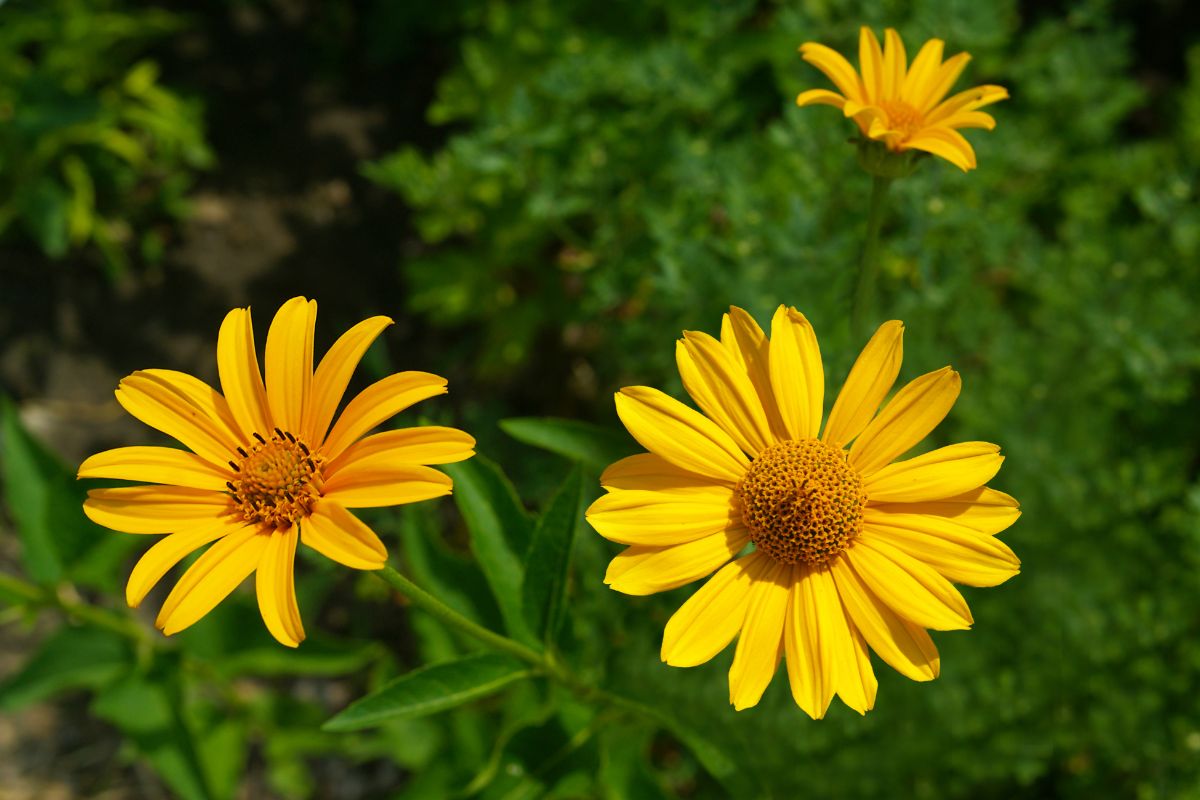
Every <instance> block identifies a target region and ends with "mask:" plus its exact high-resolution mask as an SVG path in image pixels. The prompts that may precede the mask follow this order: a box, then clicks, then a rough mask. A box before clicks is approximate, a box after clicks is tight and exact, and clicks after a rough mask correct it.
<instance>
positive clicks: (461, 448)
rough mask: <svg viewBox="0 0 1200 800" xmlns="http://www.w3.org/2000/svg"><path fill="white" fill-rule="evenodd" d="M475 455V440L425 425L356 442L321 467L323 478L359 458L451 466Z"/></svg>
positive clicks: (445, 429)
mask: <svg viewBox="0 0 1200 800" xmlns="http://www.w3.org/2000/svg"><path fill="white" fill-rule="evenodd" d="M473 455H475V437H474V436H471V435H470V434H469V433H464V432H463V431H460V430H457V429H456V428H443V427H440V426H438V425H425V426H421V427H418V428H401V429H399V430H394V431H384V432H383V433H376V434H374V435H372V436H368V437H366V438H365V439H360V440H358V441H357V442H355V443H354V444H352V445H350V446H349V447H347V448H346V449H345V450H343V451H342V454H341V455H340V456H338V457H337V458H335V459H334V460H333V461H331V462H330V463H328V464H326V465H325V475H326V476H328V477H333V476H334V475H336V474H337V472H338V470H340V469H342V468H343V467H348V466H350V465H351V464H353V463H354V462H355V461H357V460H358V459H360V458H375V457H381V458H387V460H389V461H391V462H394V463H396V464H453V463H455V462H458V461H464V460H466V459H468V458H470V457H471V456H473Z"/></svg>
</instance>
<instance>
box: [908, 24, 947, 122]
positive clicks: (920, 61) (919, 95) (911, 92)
mask: <svg viewBox="0 0 1200 800" xmlns="http://www.w3.org/2000/svg"><path fill="white" fill-rule="evenodd" d="M944 46H945V43H944V42H943V41H942V40H941V39H930V40H929V41H927V42H926V43H925V44H924V45H922V46H921V50H920V52H918V53H917V57H916V58H914V59H913V63H912V68H911V69H910V70H909V71H908V74H907V75H905V76H904V84H903V85H902V86H901V87H900V98H901V99H902V100H906V101H908V103H909V104H910V105H912V106H913V107H914V108H920V107H921V102H922V101H923V100H924V99H925V97H926V95H928V94H929V90H930V89H931V88H932V87H933V82H934V80H935V79H936V78H937V71H938V67H940V66H941V64H942V49H943V47H944Z"/></svg>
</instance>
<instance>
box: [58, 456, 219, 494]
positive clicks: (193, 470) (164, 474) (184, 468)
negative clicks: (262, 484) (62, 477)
mask: <svg viewBox="0 0 1200 800" xmlns="http://www.w3.org/2000/svg"><path fill="white" fill-rule="evenodd" d="M232 475H233V472H232V471H231V470H230V469H229V468H228V467H226V468H225V469H223V470H222V469H220V468H218V467H216V466H214V465H213V464H212V463H211V462H209V461H206V460H205V459H203V458H200V456H197V455H195V454H194V453H189V452H186V451H184V450H176V449H174V448H171V447H117V448H115V449H113V450H105V451H104V452H102V453H96V455H94V456H91V457H90V458H88V459H87V460H86V461H84V462H83V463H82V464H80V465H79V477H80V478H115V479H116V480H122V481H154V482H157V483H165V484H169V485H172V486H186V487H189V488H192V489H208V490H209V491H216V492H223V491H225V482H226V481H228V480H229V479H230V477H232Z"/></svg>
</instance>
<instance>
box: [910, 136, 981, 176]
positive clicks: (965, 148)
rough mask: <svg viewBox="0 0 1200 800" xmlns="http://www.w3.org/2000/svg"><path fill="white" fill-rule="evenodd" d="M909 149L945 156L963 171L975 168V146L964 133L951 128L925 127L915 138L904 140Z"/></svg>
mask: <svg viewBox="0 0 1200 800" xmlns="http://www.w3.org/2000/svg"><path fill="white" fill-rule="evenodd" d="M904 148H905V149H908V150H921V151H923V152H926V153H932V154H933V155H935V156H938V157H939V158H944V159H946V160H947V161H949V162H950V163H951V164H953V165H954V166H956V167H958V168H959V169H961V170H962V171H963V172H970V171H971V170H973V169H975V167H976V166H977V165H978V162H977V161H976V160H975V148H973V147H971V143H970V142H968V141H967V140H966V139H964V138H963V137H962V134H960V133H958V132H956V131H952V130H950V129H949V128H940V127H939V128H925V129H923V130H922V131H921V132H920V133H919V134H917V135H916V136H914V137H913V138H911V139H909V140H907V141H906V142H904Z"/></svg>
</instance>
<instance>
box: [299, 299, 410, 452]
mask: <svg viewBox="0 0 1200 800" xmlns="http://www.w3.org/2000/svg"><path fill="white" fill-rule="evenodd" d="M391 324H392V320H391V318H390V317H371V318H370V319H365V320H363V321H362V322H360V323H358V324H357V325H355V326H354V327H353V328H351V329H350V330H348V331H346V332H345V333H343V334H342V335H341V337H339V338H338V340H337V341H336V342H334V343H333V346H332V347H330V348H329V352H327V353H326V354H325V357H324V358H322V359H321V363H320V364H319V365H318V366H317V371H316V374H315V375H314V376H313V381H312V395H311V397H310V398H309V403H308V405H307V406H306V407H305V408H304V423H303V425H302V427H303V429H304V437H303V438H305V439H307V440H308V441H309V442H310V443H311V444H312V446H313V447H319V446H320V445H321V443H322V442H323V441H325V433H326V432H327V431H328V430H329V423H330V422H331V421H333V415H334V414H335V413H336V412H337V407H338V404H339V403H341V402H342V395H343V394H344V393H345V391H346V386H347V385H348V384H349V383H350V376H351V375H353V374H354V369H355V367H357V366H358V362H359V360H360V359H362V357H363V353H365V352H367V348H368V347H370V346H371V342H373V341H375V338H376V337H377V336H379V334H380V333H381V332H382V331H383V329H384V328H386V327H387V326H388V325H391Z"/></svg>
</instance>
